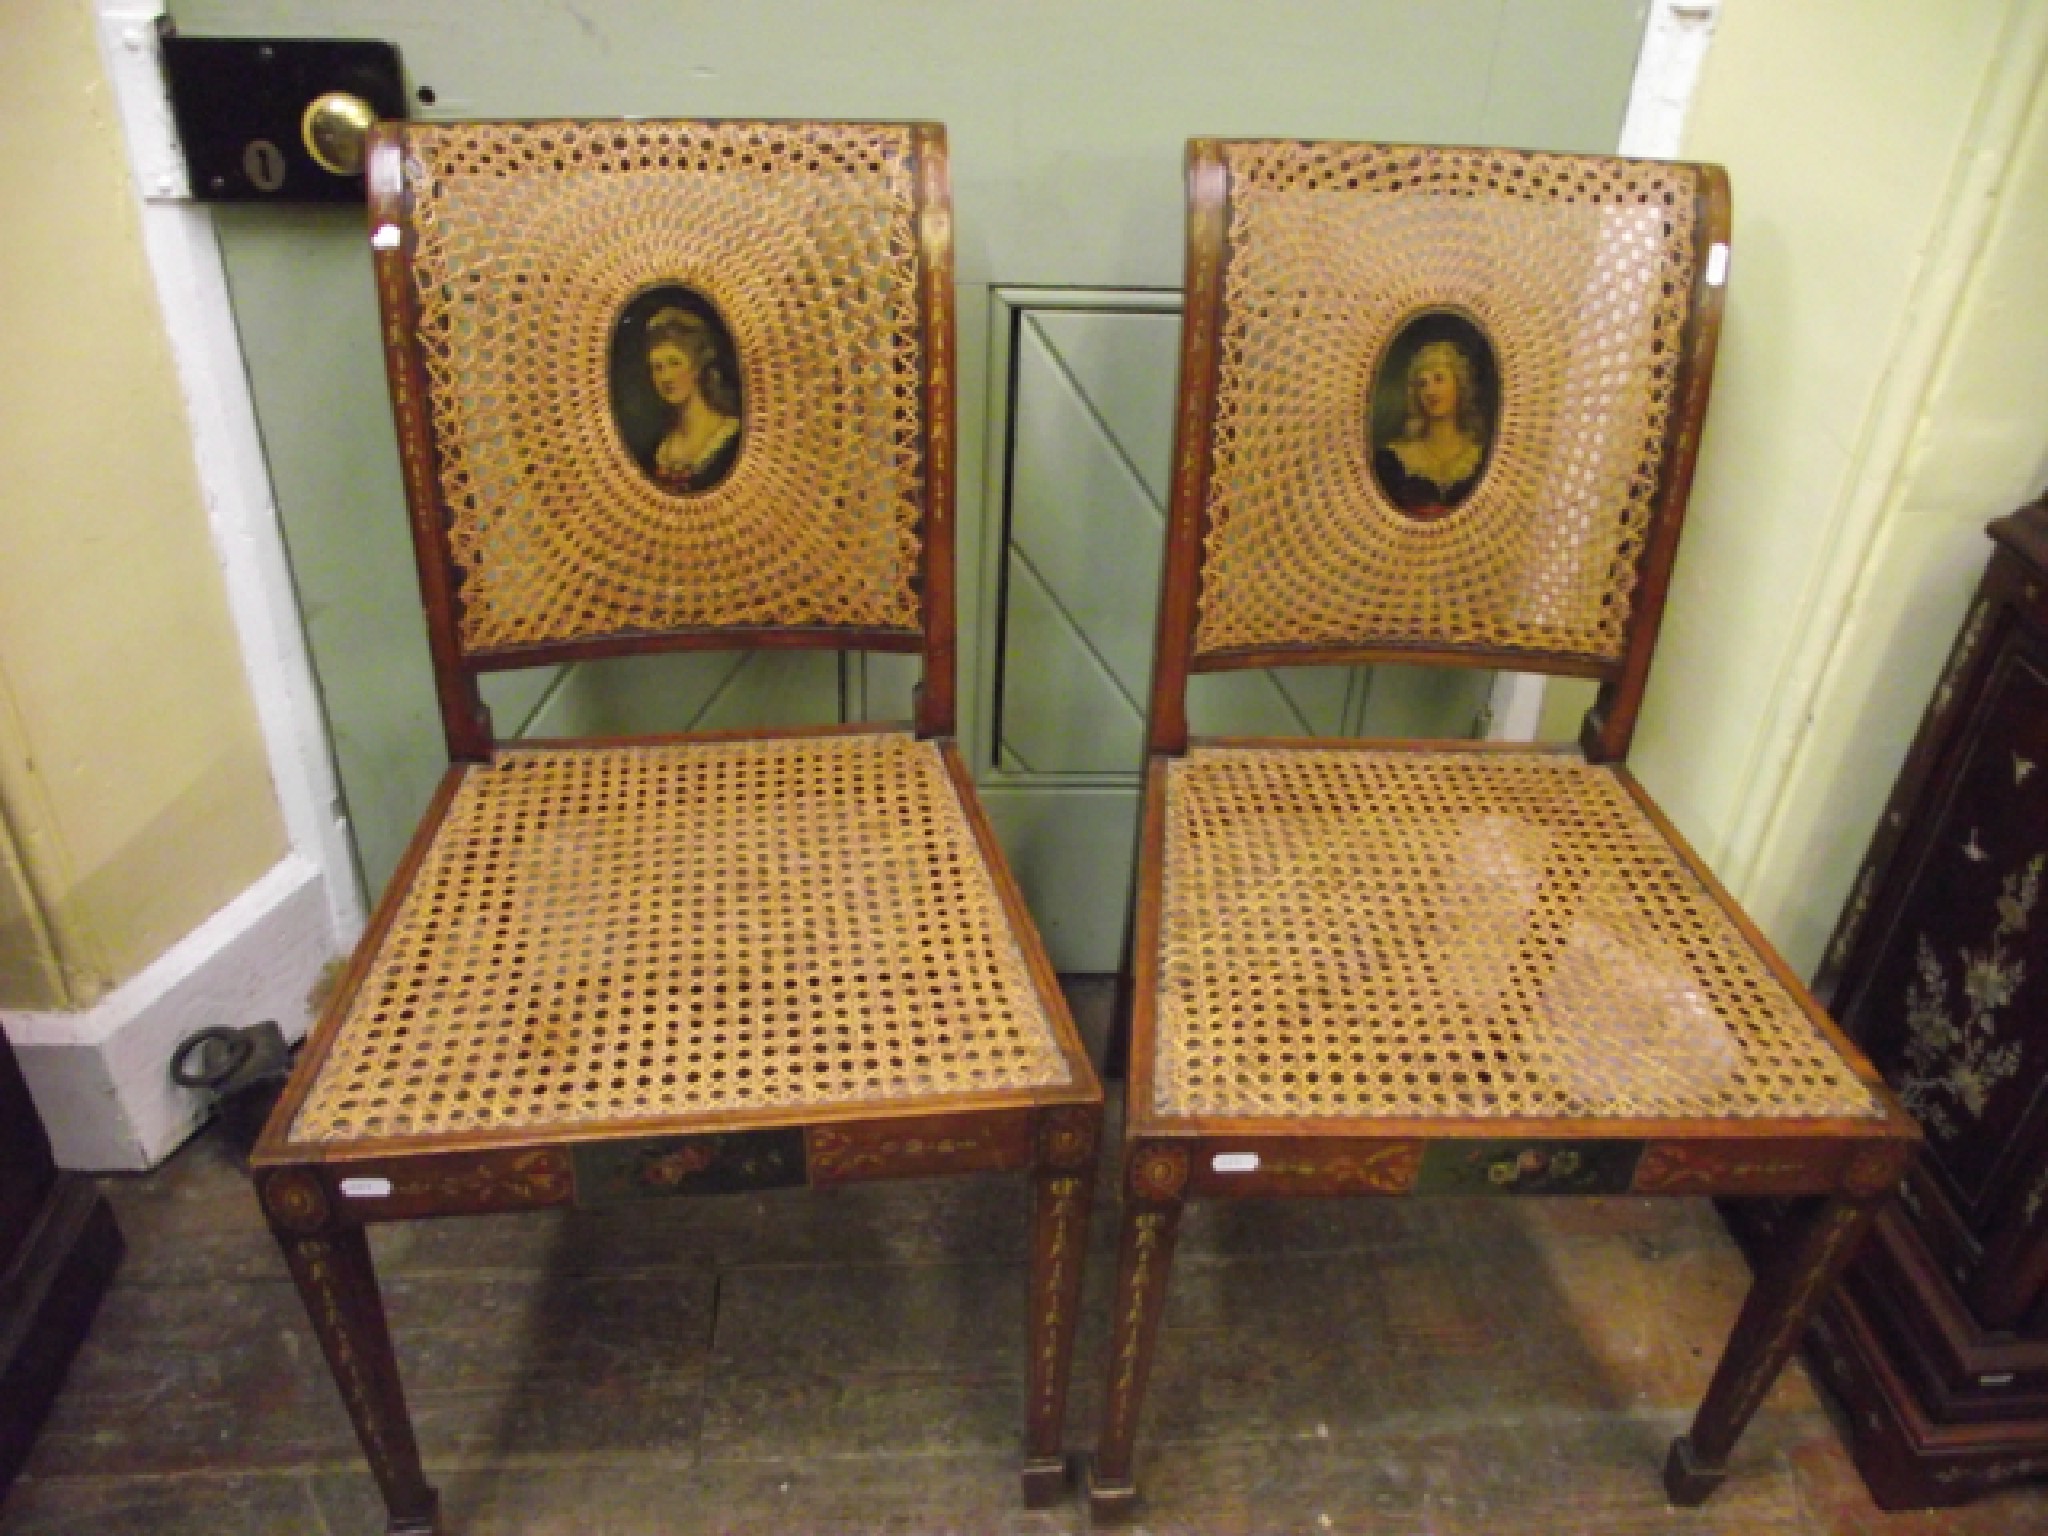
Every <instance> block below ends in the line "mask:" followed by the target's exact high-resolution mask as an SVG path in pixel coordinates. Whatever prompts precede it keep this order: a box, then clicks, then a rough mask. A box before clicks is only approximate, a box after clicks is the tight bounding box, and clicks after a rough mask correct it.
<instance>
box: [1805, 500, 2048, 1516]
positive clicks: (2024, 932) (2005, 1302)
mask: <svg viewBox="0 0 2048 1536" xmlns="http://www.w3.org/2000/svg"><path fill="white" fill-rule="evenodd" d="M1991 535H1992V537H1993V538H1994V539H1995V540H1997V547H1996V549H1995V550H1994V552H1993V554H1992V557H1991V565H1990V569H1989V570H1987V571H1986V572H1985V574H1984V580H1983V583H1982V585H1980V586H1979V588H1978V590H1977V596H1976V599H1975V600H1974V601H1973V602H1972V603H1971V605H1970V610H1969V613H1968V616H1967V617H1966V618H1965V619H1964V620H1963V627H1962V633H1961V635H1960V636H1959V637H1958V639H1957V641H1956V645H1955V649H1954V651H1953V652H1952V653H1951V654H1950V658H1949V662H1948V666H1947V668H1946V670H1945V671H1944V672H1943V674H1942V677H1941V681H1940V683H1939V684H1938V685H1937V687H1936V689H1935V693H1934V699H1933V701H1932V703H1931V704H1930V705H1929V706H1928V710H1927V714H1926V716H1925V718H1924V719H1923V720H1922V721H1921V724H1920V734H1919V736H1918V737H1917V739H1916V740H1915V741H1914V743H1913V747H1912V750H1911V751H1910V752H1909V753H1908V754H1907V757H1906V763H1905V767H1904V768H1903V769H1902V770H1901V772H1900V775H1899V780H1898V784H1897V785H1896V787H1895V788H1894V789H1893V792H1892V798H1891V803H1890V805H1888V806H1887V807H1886V810H1885V815H1884V818H1883V820H1882V821H1880V822H1879V824H1878V826H1879V830H1878V834H1877V837H1876V840H1875V841H1874V842H1873V844H1872V845H1871V849H1870V852H1869V855H1868V856H1867V858H1866V859H1865V860H1864V864H1863V870H1862V873H1861V874H1860V875H1859V876H1858V878H1857V880H1856V884H1855V886H1854V887H1853V888H1852V894H1851V896H1850V900H1849V904H1848V907H1847V909H1846V911H1845V912H1844V913H1843V916H1842V921H1841V925H1840V927H1839V928H1838V929H1837V930H1836V933H1835V937H1834V941H1833V943H1832V944H1831V945H1830V946H1829V949H1828V956H1827V960H1826V962H1825V964H1824V965H1823V967H1822V970H1821V975H1820V978H1819V981H1818V982H1817V983H1816V986H1817V987H1818V988H1820V989H1822V991H1823V995H1828V994H1832V997H1833V1001H1834V1007H1835V1012H1836V1014H1837V1016H1838V1017H1839V1018H1840V1019H1841V1021H1842V1027H1843V1028H1844V1029H1846V1030H1847V1031H1848V1032H1849V1033H1850V1035H1851V1036H1853V1037H1854V1038H1855V1039H1856V1041H1857V1042H1858V1043H1859V1044H1861V1045H1862V1046H1863V1048H1864V1049H1865V1050H1867V1051H1869V1052H1870V1056H1871V1059H1872V1060H1873V1061H1875V1062H1876V1063H1877V1065H1878V1067H1879V1068H1880V1069H1881V1070H1882V1071H1883V1072H1884V1074H1885V1076H1886V1078H1887V1079H1889V1080H1890V1082H1891V1084H1892V1086H1893V1087H1895V1088H1897V1089H1898V1090H1899V1091H1900V1093H1901V1094H1902V1095H1904V1097H1905V1099H1906V1102H1907V1104H1908V1105H1909V1106H1910V1107H1911V1108H1913V1109H1914V1110H1915V1111H1916V1112H1917V1113H1918V1114H1919V1115H1920V1117H1921V1120H1922V1122H1923V1123H1924V1124H1925V1125H1926V1127H1927V1148H1926V1151H1925V1152H1924V1153H1923V1154H1922V1156H1921V1157H1920V1158H1919V1160H1918V1161H1917V1162H1916V1163H1915V1164H1914V1165H1913V1167H1912V1170H1911V1171H1910V1172H1909V1173H1908V1174H1907V1176H1906V1179H1905V1182H1904V1184H1903V1186H1902V1188H1901V1194H1902V1196H1903V1198H1901V1199H1899V1200H1895V1201H1893V1202H1892V1203H1891V1204H1889V1205H1888V1206H1886V1207H1885V1210H1884V1214H1883V1215H1882V1216H1880V1217H1879V1219H1878V1224H1877V1235H1876V1237H1875V1238H1874V1239H1873V1241H1872V1242H1871V1243H1870V1245H1869V1247H1867V1248H1866V1249H1865V1250H1864V1253H1863V1256H1862V1257H1861V1258H1859V1259H1858V1260H1857V1261H1856V1263H1855V1265H1854V1266H1853V1267H1852V1268H1851V1269H1850V1270H1849V1273H1848V1276H1847V1278H1846V1279H1845V1280H1844V1281H1843V1283H1842V1287H1841V1289H1840V1290H1839V1291H1838V1292H1837V1293H1836V1296H1835V1299H1834V1300H1833V1301H1831V1302H1830V1303H1829V1304H1828V1306H1827V1307H1826V1308H1825V1309H1824V1310H1823V1312H1822V1313H1821V1316H1820V1317H1819V1318H1818V1319H1817V1320H1816V1321H1815V1323H1814V1325H1813V1329H1812V1331H1811V1333H1810V1334H1809V1343H1808V1350H1807V1357H1808V1359H1809V1360H1811V1361H1812V1362H1813V1364H1814V1365H1815V1367H1816V1368H1817V1369H1818V1370H1819V1371H1820V1373H1821V1376H1822V1377H1823V1379H1825V1380H1826V1381H1827V1382H1828V1383H1829V1384H1830V1385H1831V1386H1832V1387H1833V1388H1834V1389H1835V1391H1837V1392H1839V1393H1840V1394H1841V1395H1842V1397H1843V1399H1844V1400H1845V1401H1846V1402H1847V1403H1848V1404H1849V1407H1850V1410H1851V1411H1850V1416H1849V1417H1850V1424H1851V1427H1852V1430H1853V1434H1854V1439H1855V1449H1856V1464H1857V1466H1858V1468H1859V1469H1860V1470H1861V1471H1862V1473H1863V1476H1864V1480H1865V1481H1866V1482H1868V1483H1869V1484H1870V1490H1871V1492H1872V1494H1874V1495H1875V1496H1876V1498H1877V1502H1878V1503H1879V1504H1880V1505H1882V1506H1883V1507H1884V1508H1886V1509H1909V1508H1915V1507H1920V1506H1926V1505H1938V1504H1955V1503H1959V1502H1961V1501H1962V1500H1964V1499H1969V1498H1974V1497H1978V1496H1980V1495H1982V1494H1983V1493H1984V1492H1985V1491H1986V1490H1989V1489H1995V1488H2002V1487H2005V1486H2007V1485H2008V1484H2010V1483H2012V1482H2014V1481H2015V1480H2017V1479H2022V1478H2041V1477H2048V1092H2044V1089H2048V914H2043V913H2042V912H2041V910H2040V908H2039V902H2040V900H2041V897H2042V895H2043V892H2042V889H2041V887H2042V883H2043V875H2044V873H2048V870H2044V863H2048V596H2044V593H2048V501H2042V502H2036V503H2035V504H2034V505H2032V506H2030V507H2026V508H2024V509H2022V510H2021V511H2019V512H2017V513H2015V514H2014V515H2013V516H2011V517H2008V518H2003V519H2001V520H2000V521H1998V522H1996V523H1993V524H1992V525H1991Z"/></svg>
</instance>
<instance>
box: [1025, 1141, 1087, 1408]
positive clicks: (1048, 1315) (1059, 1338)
mask: <svg viewBox="0 0 2048 1536" xmlns="http://www.w3.org/2000/svg"><path fill="white" fill-rule="evenodd" d="M1086 1189H1087V1186H1086V1185H1085V1184H1084V1183H1083V1182H1082V1181H1081V1180H1080V1179H1078V1178H1057V1179H1049V1180H1047V1181H1046V1183H1045V1184H1044V1186H1043V1187H1042V1191H1041V1193H1040V1196H1039V1198H1040V1199H1042V1200H1044V1201H1046V1202H1047V1204H1048V1205H1049V1207H1050V1214H1049V1216H1048V1217H1047V1223H1048V1225H1049V1227H1050V1231H1049V1232H1048V1233H1046V1235H1045V1237H1044V1239H1043V1244H1044V1246H1043V1248H1042V1250H1041V1252H1040V1254H1039V1255H1038V1259H1037V1262H1038V1264H1039V1265H1040V1266H1041V1267H1042V1270H1043V1273H1042V1275H1041V1277H1040V1280H1039V1284H1038V1286H1037V1290H1038V1292H1039V1294H1040V1295H1042V1296H1043V1297H1044V1298H1045V1305H1044V1307H1043V1309H1042V1310H1034V1312H1033V1314H1032V1318H1031V1355H1032V1372H1031V1375H1032V1380H1033V1381H1034V1382H1035V1384H1036V1388H1037V1392H1036V1397H1037V1401H1036V1404H1035V1406H1034V1412H1035V1414H1036V1415H1037V1416H1038V1417H1039V1418H1040V1419H1041V1420H1043V1418H1044V1417H1045V1416H1047V1415H1051V1414H1055V1413H1057V1411H1058V1409H1059V1406H1060V1402H1061V1399H1062V1396H1063V1393H1064V1391H1065V1387H1066V1377H1065V1374H1064V1373H1063V1372H1062V1371H1061V1369H1060V1352H1061V1350H1062V1349H1063V1348H1064V1347H1065V1343H1066V1339H1067V1333H1068V1330H1069V1328H1070V1327H1071V1326H1072V1319H1071V1318H1070V1317H1069V1316H1068V1313H1067V1306H1068V1293H1069V1291H1070V1290H1071V1289H1072V1284H1073V1271H1074V1268H1075V1266H1077V1265H1078V1264H1079V1263H1080V1262H1081V1252H1080V1249H1081V1245H1082V1242H1083V1239H1084V1238H1085V1236H1086V1234H1085V1233H1083V1232H1081V1231H1079V1230H1077V1227H1078V1224H1079V1223H1078V1217H1079V1215H1080V1212H1081V1209H1082V1205H1083V1200H1082V1196H1083V1195H1084V1194H1085V1192H1086Z"/></svg>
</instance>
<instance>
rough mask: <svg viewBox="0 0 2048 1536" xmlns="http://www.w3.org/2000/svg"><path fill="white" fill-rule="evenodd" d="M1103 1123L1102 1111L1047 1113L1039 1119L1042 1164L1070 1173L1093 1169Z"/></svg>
mask: <svg viewBox="0 0 2048 1536" xmlns="http://www.w3.org/2000/svg"><path fill="white" fill-rule="evenodd" d="M1101 1124H1102V1115H1101V1112H1100V1111H1099V1110H1096V1109H1093V1108H1080V1107H1074V1108H1068V1109H1050V1110H1047V1111H1046V1112H1045V1113H1044V1114H1043V1115H1041V1116H1040V1117H1039V1130H1038V1160H1039V1162H1040V1163H1041V1164H1043V1165H1044V1166H1045V1167H1047V1168H1061V1169H1068V1170H1075V1169H1081V1168H1088V1167H1092V1166H1093V1165H1094V1162H1095V1143H1096V1139H1097V1137H1098V1136H1099V1135H1100V1134H1101Z"/></svg>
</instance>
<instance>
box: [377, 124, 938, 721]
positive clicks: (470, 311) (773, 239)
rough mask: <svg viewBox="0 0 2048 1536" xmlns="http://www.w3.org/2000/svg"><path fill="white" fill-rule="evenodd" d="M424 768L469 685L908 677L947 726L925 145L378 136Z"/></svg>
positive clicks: (602, 132) (736, 134)
mask: <svg viewBox="0 0 2048 1536" xmlns="http://www.w3.org/2000/svg"><path fill="white" fill-rule="evenodd" d="M369 174H370V197H371V227H372V243H373V245H374V246H375V248H376V258H377V266H378V285H379V296H380V300H381V303H382V307H383V311H384V317H385V326H386V333H385V334H386V342H387V358H388V364H389V367H390V371H391V383H392V391H393V399H394V406H395V409H396V413H397V416H398V423H399V432H400V439H401V444H402V449H403V457H404V468H405V478H406V489H407V495H408V499H409V500H410V502H411V505H412V512H413V521H414V531H415V538H416V543H417V546H418V553H419V559H420V566H421V577H422V585H423V589H424V592H425V595H426V600H427V607H428V612H429V623H430V628H431V630H432V633H433V640H434V648H435V659H436V667H437V673H438V675H439V680H440V682H441V685H442V702H443V712H444V716H445V717H446V718H447V721H448V727H449V737H450V747H451V751H453V752H454V754H455V755H457V756H476V755H479V753H480V752H482V751H488V747H489V736H488V728H487V727H486V726H483V725H481V724H479V721H480V719H481V711H480V709H479V708H478V707H477V706H476V703H475V674H476V673H477V672H479V671H482V670H489V669H492V668H502V667H508V666H521V665H530V664H536V663H544V662H558V661H565V660H573V659H576V658H577V657H579V656H586V655H604V654H616V653H620V652H624V651H635V650H657V649H675V648H691V647H704V646H718V647H736V646H744V645H750V644H773V645H785V646H787V645H798V646H820V647H833V648H840V649H876V650H898V651H922V652H923V653H924V654H925V661H926V680H925V687H924V690H923V693H922V696H921V699H920V720H919V724H920V727H921V728H924V729H925V730H926V731H927V732H928V733H930V732H938V733H944V732H946V731H950V729H951V724H952V675H951V671H952V664H951V650H952V646H951V633H952V623H953V616H952V575H951V572H952V530H951V516H952V514H951V495H952V474H953V467H952V462H951V434H952V419H953V412H952V399H951V391H952V384H953V378H952V359H951V351H952V345H953V342H952V324H953V320H952V288H951V281H952V279H951V234H950V211H949V194H948V190H947V178H946V158H945V138H944V131H943V130H942V129H940V128H938V127H936V126H934V125H912V124H852V123H766V122H575V123H570V122H555V123H549V122H536V123H459V124H389V125H384V126H381V127H380V128H379V129H378V131H377V137H376V139H375V140H374V142H373V146H372V152H371V159H370V167H369Z"/></svg>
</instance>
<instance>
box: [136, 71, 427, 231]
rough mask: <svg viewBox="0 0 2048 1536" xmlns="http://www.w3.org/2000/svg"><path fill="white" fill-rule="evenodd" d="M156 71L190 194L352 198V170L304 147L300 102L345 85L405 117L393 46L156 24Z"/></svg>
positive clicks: (247, 199) (280, 199) (220, 199)
mask: <svg viewBox="0 0 2048 1536" xmlns="http://www.w3.org/2000/svg"><path fill="white" fill-rule="evenodd" d="M162 43H163V59H164V79H165V83H166V85H167V86H168V87H169V89H170V96H171V113H172V116H173V117H174V118H175V119H176V120H177V124H178V138H179V140H180V141H181V142H182V143H183V145H184V148H185V169H186V171H187V173H188V174H189V176H190V178H191V185H192V195H193V196H194V197H195V198H198V199H199V200H200V201H201V202H208V203H359V202H361V201H362V200H363V178H362V177H361V176H337V175H335V174H334V173H333V172H332V171H328V170H324V169H322V168H321V167H320V165H318V164H317V163H316V162H315V161H314V159H313V157H312V155H311V154H309V153H308V152H307V150H306V144H305V139H304V137H303V134H302V131H301V126H300V125H301V123H302V121H303V119H304V117H305V113H306V108H307V107H308V106H309V105H310V104H311V103H312V102H313V101H314V100H315V99H316V98H318V97H320V96H323V95H325V94H326V93H327V92H329V91H347V92H350V93H351V94H353V95H356V96H360V97H362V98H363V100H364V101H366V102H368V103H369V104H370V106H371V107H372V108H373V109H374V110H375V112H376V114H377V115H378V116H379V117H390V118H399V117H404V116H405V115H406V102H405V85H404V77H403V75H402V74H401V72H400V69H399V61H398V49H397V48H396V47H395V46H393V45H392V44H390V43H378V42H361V41H355V40H338V39H325V38H249V37H180V36H178V35H177V33H175V32H171V31H166V32H165V33H164V36H163V39H162Z"/></svg>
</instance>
